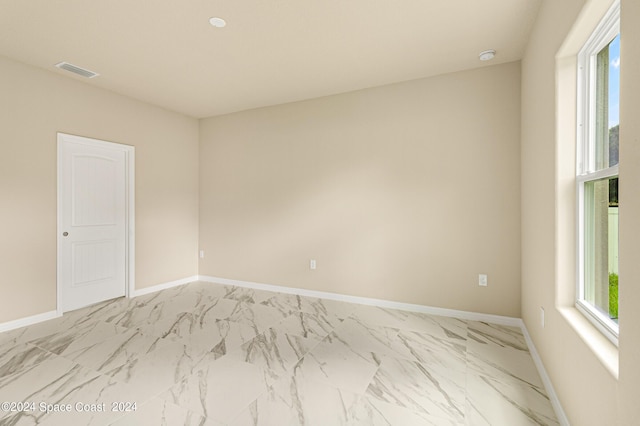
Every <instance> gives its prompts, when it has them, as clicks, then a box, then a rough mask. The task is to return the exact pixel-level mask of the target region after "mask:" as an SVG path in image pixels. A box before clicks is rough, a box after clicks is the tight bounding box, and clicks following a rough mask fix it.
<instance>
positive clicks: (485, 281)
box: [478, 274, 488, 287]
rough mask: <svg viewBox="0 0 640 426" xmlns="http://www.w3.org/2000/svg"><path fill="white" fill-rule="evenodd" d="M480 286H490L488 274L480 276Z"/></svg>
mask: <svg viewBox="0 0 640 426" xmlns="http://www.w3.org/2000/svg"><path fill="white" fill-rule="evenodd" d="M478 285H479V286H481V287H486V286H487V285H488V279H487V275H486V274H480V275H478Z"/></svg>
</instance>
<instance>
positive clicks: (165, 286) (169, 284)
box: [130, 275, 198, 297]
mask: <svg viewBox="0 0 640 426" xmlns="http://www.w3.org/2000/svg"><path fill="white" fill-rule="evenodd" d="M194 281H198V276H197V275H194V276H191V277H187V278H182V279H180V280H176V281H169V282H167V283H162V284H157V285H153V286H151V287H145V288H141V289H139V290H134V291H133V294H131V295H130V297H138V296H143V295H145V294H150V293H155V292H157V291H160V290H166V289H168V288H171V287H178V286H181V285H184V284H189V283H192V282H194Z"/></svg>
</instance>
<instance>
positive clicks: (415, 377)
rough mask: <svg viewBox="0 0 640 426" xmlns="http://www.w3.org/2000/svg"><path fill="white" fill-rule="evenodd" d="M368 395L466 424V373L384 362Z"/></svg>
mask: <svg viewBox="0 0 640 426" xmlns="http://www.w3.org/2000/svg"><path fill="white" fill-rule="evenodd" d="M366 394H367V395H368V396H371V397H372V398H377V399H379V400H381V401H385V402H389V403H391V404H394V405H398V406H401V407H405V408H409V409H411V410H414V411H418V412H424V413H425V414H428V415H431V416H435V417H441V418H444V419H450V420H452V421H454V422H461V421H463V420H464V406H465V374H464V372H460V371H455V370H451V369H447V368H443V367H441V366H433V365H426V364H421V363H419V362H415V361H408V360H399V359H394V358H385V359H383V360H382V363H381V365H380V368H379V369H378V371H377V373H376V375H375V376H374V378H373V381H372V383H371V384H370V385H369V387H368V389H367V392H366Z"/></svg>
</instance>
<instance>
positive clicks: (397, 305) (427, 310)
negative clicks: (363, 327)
mask: <svg viewBox="0 0 640 426" xmlns="http://www.w3.org/2000/svg"><path fill="white" fill-rule="evenodd" d="M198 281H204V282H210V283H217V284H226V285H233V286H237V287H246V288H253V289H257V290H265V291H273V292H277V293H287V294H296V295H299V296H306V297H317V298H319V299H330V300H338V301H340V302H349V303H357V304H359V305H369V306H379V307H381V308H388V309H398V310H402V311H410V312H420V313H424V314H431V315H440V316H444V317H454V318H460V319H466V320H471V321H484V322H490V323H493V324H500V325H509V326H513V327H520V325H521V324H522V320H521V319H520V318H513V317H506V316H501V315H491V314H481V313H477V312H468V311H458V310H455V309H444V308H436V307H433V306H425V305H416V304H413V303H403V302H394V301H391V300H383V299H372V298H369V297H360V296H349V295H345V294H339V293H329V292H325V291H316V290H306V289H301V288H294V287H282V286H278V285H272V284H262V283H256V282H250V281H239V280H231V279H228V278H219V277H210V276H206V275H200V276H199V277H198Z"/></svg>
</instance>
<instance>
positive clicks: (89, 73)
mask: <svg viewBox="0 0 640 426" xmlns="http://www.w3.org/2000/svg"><path fill="white" fill-rule="evenodd" d="M56 67H58V68H61V69H63V70H67V71H69V72H72V73H74V74H78V75H81V76H83V77H86V78H93V77H97V76H99V75H100V74H98V73H96V72H93V71H89V70H85V69H84V68H80V67H78V66H75V65H73V64H70V63H69V62H60V63H59V64H56Z"/></svg>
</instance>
